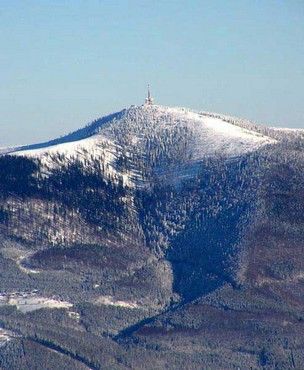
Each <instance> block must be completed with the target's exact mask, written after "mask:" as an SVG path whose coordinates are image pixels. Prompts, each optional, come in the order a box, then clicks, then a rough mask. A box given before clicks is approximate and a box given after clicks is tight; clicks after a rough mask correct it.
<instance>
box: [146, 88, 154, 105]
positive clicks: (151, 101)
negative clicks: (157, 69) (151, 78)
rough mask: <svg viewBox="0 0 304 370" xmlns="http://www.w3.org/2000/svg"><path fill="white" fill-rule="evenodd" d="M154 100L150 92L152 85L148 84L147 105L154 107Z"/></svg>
mask: <svg viewBox="0 0 304 370" xmlns="http://www.w3.org/2000/svg"><path fill="white" fill-rule="evenodd" d="M153 100H154V99H153V98H152V96H151V92H150V85H149V84H148V95H147V97H146V100H145V104H147V105H152V104H153Z"/></svg>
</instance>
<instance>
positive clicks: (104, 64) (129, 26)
mask: <svg viewBox="0 0 304 370" xmlns="http://www.w3.org/2000/svg"><path fill="white" fill-rule="evenodd" d="M303 24H304V4H303V2H301V1H289V2H286V1H272V0H270V1H267V2H262V1H256V2H252V1H247V0H246V1H243V2H237V1H232V2H229V3H228V2H227V1H224V0H221V1H220V0H216V1H214V2H212V3H210V2H209V1H191V2H187V3H184V4H181V3H180V2H174V1H160V2H158V3H157V4H154V5H151V4H150V3H143V2H141V1H128V2H126V1H121V0H119V1H115V2H100V1H90V2H83V1H80V0H77V1H74V2H72V3H68V2H64V3H61V2H57V1H50V2H47V3H37V2H34V1H26V2H25V3H24V2H21V1H14V0H13V1H3V2H2V3H1V6H0V40H1V45H2V50H3V54H2V55H1V58H0V71H1V72H0V73H1V82H2V83H1V87H0V96H1V102H2V104H1V106H0V117H1V125H0V127H1V129H0V146H2V147H3V146H9V145H17V144H26V143H34V142H39V141H46V140H48V139H51V138H55V137H58V136H60V135H64V134H66V133H68V132H71V131H73V130H75V129H77V128H79V127H81V126H84V125H85V124H87V123H89V122H90V121H92V120H94V119H96V118H98V117H101V116H103V115H106V114H109V113H112V112H117V111H119V110H121V109H123V108H125V107H128V106H130V105H132V104H135V105H140V104H142V102H143V101H144V98H145V94H146V86H147V83H150V84H151V88H152V94H153V96H154V97H155V102H156V104H160V105H165V106H184V107H187V108H190V109H194V110H205V111H212V112H218V113H224V114H228V115H232V116H236V117H242V118H247V119H249V120H253V121H255V122H257V123H261V124H268V125H271V126H278V127H291V128H304V107H303V100H304V92H303V85H304V73H303V72H304V45H303V39H304V27H303Z"/></svg>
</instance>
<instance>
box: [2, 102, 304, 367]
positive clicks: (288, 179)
mask: <svg viewBox="0 0 304 370" xmlns="http://www.w3.org/2000/svg"><path fill="white" fill-rule="evenodd" d="M8 151H9V150H8ZM8 151H6V155H2V156H0V251H1V256H0V265H1V271H2V272H1V274H2V275H1V276H2V278H1V279H0V283H1V286H0V293H1V294H2V296H1V295H0V320H1V322H2V324H3V325H4V326H5V327H4V328H3V330H6V331H7V333H11V334H10V336H9V335H8V334H7V336H6V338H11V339H10V340H9V341H8V343H9V345H6V347H4V349H3V350H1V348H0V364H1V365H0V366H2V367H4V368H5V366H4V365H3V364H5V361H9V359H10V354H12V353H13V352H14V351H16V352H17V353H21V352H20V351H21V348H22V346H24V345H25V346H27V348H30V347H31V346H34V347H35V348H39V351H38V353H45V351H46V352H47V353H48V351H50V352H51V353H52V351H54V350H55V351H57V352H58V353H57V355H56V356H57V357H58V356H59V355H60V354H61V355H64V356H66V361H65V362H66V364H70V365H67V366H70V368H73V366H74V365H73V364H75V363H76V364H77V366H78V367H80V368H82V367H83V366H88V367H91V368H94V369H100V368H109V369H110V368H111V369H112V368H122V369H124V368H130V367H131V368H136V369H137V368H142V367H143V365H142V364H145V365H144V368H148V369H156V368H160V369H161V368H165V367H166V368H172V369H175V368H181V367H186V368H189V369H196V368H211V369H221V368H227V369H230V368H231V369H232V368H237V367H240V368H248V366H249V367H250V366H251V367H252V368H274V369H275V368H292V367H293V368H301V366H302V365H303V364H304V359H303V358H302V357H301V356H302V355H301V353H302V349H303V348H304V347H303V345H304V344H303V341H302V339H301V335H300V333H301V330H302V326H303V322H302V321H303V320H302V312H303V308H304V306H303V304H304V303H303V300H302V299H301V296H302V290H303V266H304V260H303V258H302V255H303V253H302V249H303V245H302V244H303V243H302V239H301V235H302V233H303V231H304V230H303V227H304V226H303V225H304V224H303V222H302V218H303V217H302V213H303V210H304V205H303V202H302V199H303V197H302V190H301V184H302V183H303V175H302V174H303V173H304V172H303V167H304V155H303V135H302V132H301V131H299V132H296V133H294V132H291V133H290V132H289V131H286V132H285V131H284V130H276V129H274V128H267V127H263V126H258V125H256V124H253V123H251V122H248V121H245V120H240V119H237V118H233V117H227V116H223V115H220V114H214V113H208V112H191V111H189V110H187V109H184V108H168V107H162V106H156V105H148V104H146V105H144V106H139V107H134V106H132V107H130V108H128V109H124V110H122V111H121V112H118V113H114V114H112V115H110V116H107V117H104V118H101V119H99V120H96V121H95V122H93V123H92V124H90V125H88V126H86V127H85V128H83V129H80V130H78V131H76V132H74V133H72V134H69V135H66V136H64V137H62V138H60V139H56V140H53V141H50V142H47V143H42V144H37V145H29V146H26V147H22V148H18V149H16V148H15V149H13V150H11V151H10V152H9V153H8ZM1 297H2V298H1ZM37 300H38V301H39V302H40V303H39V308H41V307H44V308H42V310H41V309H40V310H37V308H35V307H36V306H37V304H36V303H37ZM1 302H3V303H2V306H1ZM33 302H36V303H33ZM14 307H18V310H14V309H13V308H14ZM20 307H21V309H22V311H20ZM28 307H30V310H29V308H28ZM33 307H34V308H33ZM51 307H52V308H51ZM56 307H57V308H56ZM32 308H33V309H32ZM28 310H29V311H28ZM237 317H240V318H241V319H240V321H239V322H237ZM50 322H51V323H53V328H51V327H49V326H50V325H49V323H50ZM223 325H224V327H225V330H223V329H222V328H223ZM79 333H81V338H83V340H79V341H78V342H77V340H76V339H75V338H78V337H79V335H78V334H79ZM17 334H18V335H19V336H17ZM274 337H275V340H274V339H273V338H274ZM232 338H234V339H233V340H232ZM28 341H30V342H28ZM14 346H15V347H14ZM41 346H42V348H41ZM28 353H29V356H32V355H33V351H31V350H29V352H28ZM1 356H2V357H1ZM26 356H27V354H23V355H20V356H19V355H18V356H15V358H18V359H20V361H27V360H26ZM37 356H39V355H38V354H37ZM41 356H42V355H41ZM57 357H56V359H53V357H52V356H51V355H50V361H55V362H54V363H55V365H52V366H53V367H52V368H58V369H59V368H62V365H61V360H58V358H57ZM59 357H60V356H59ZM101 358H102V359H103V360H104V362H103V363H101V362H100V359H101ZM1 361H2V362H1ZM63 361H64V360H63ZM75 361H76V362H75ZM249 364H250V365H249ZM18 366H19V368H20V367H22V366H24V365H23V363H22V364H21V365H20V363H19V364H17V365H16V368H18ZM10 368H14V367H13V366H11V367H10Z"/></svg>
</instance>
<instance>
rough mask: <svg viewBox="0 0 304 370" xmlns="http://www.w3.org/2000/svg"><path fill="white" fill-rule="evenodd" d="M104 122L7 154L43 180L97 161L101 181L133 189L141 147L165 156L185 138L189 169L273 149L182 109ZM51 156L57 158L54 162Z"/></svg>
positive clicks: (254, 136)
mask: <svg viewBox="0 0 304 370" xmlns="http://www.w3.org/2000/svg"><path fill="white" fill-rule="evenodd" d="M109 117H110V118H108V119H105V118H107V117H105V118H102V119H100V120H99V121H100V124H99V121H95V122H94V123H93V124H92V125H89V126H87V127H86V128H85V129H81V130H78V131H77V132H75V133H72V134H70V135H67V136H65V137H63V138H61V139H58V140H55V141H53V143H54V142H55V145H50V146H46V144H45V143H44V144H41V146H40V147H39V145H38V146H37V145H36V146H35V149H32V148H31V147H32V146H28V147H24V148H21V149H22V150H18V151H15V152H13V153H11V154H14V155H22V156H27V157H31V158H38V159H40V160H41V163H42V164H43V165H44V166H45V173H46V174H47V173H48V171H51V170H52V169H53V168H56V167H58V166H61V165H63V164H66V163H68V162H69V161H71V160H73V159H74V158H77V159H78V160H80V161H83V162H85V163H88V162H89V161H90V159H91V160H92V158H97V159H99V160H100V162H101V163H102V164H103V167H104V173H105V175H106V176H108V177H109V178H116V179H118V178H120V179H121V180H123V183H124V184H125V185H128V186H134V185H136V184H137V183H138V180H139V179H141V178H142V174H141V173H140V169H139V168H138V161H137V162H136V161H135V160H134V155H136V156H137V157H136V158H137V159H138V158H145V156H146V155H147V152H146V151H147V143H149V142H151V141H153V142H154V143H156V144H157V146H158V147H159V148H160V150H164V151H165V150H166V151H168V150H171V149H170V145H171V146H172V150H173V149H174V147H175V146H176V144H178V143H179V141H180V140H185V135H187V137H186V143H185V147H184V152H185V157H187V158H190V159H189V161H190V162H191V163H193V162H197V161H199V160H201V159H202V158H204V157H206V156H213V155H221V156H224V157H226V158H227V157H228V158H229V157H230V158H231V157H236V156H239V155H242V154H244V153H248V152H252V151H255V150H258V149H259V148H260V147H262V146H264V145H266V144H274V143H276V140H275V139H273V138H271V137H269V136H267V135H264V134H261V133H258V132H256V131H254V130H251V129H247V128H243V127H240V126H238V125H236V124H232V123H229V122H228V121H227V120H225V118H224V116H223V117H222V118H219V117H221V116H219V115H215V114H214V115H212V114H209V113H207V112H206V113H204V112H193V111H190V110H188V109H185V108H169V107H163V106H158V105H143V106H131V107H130V108H129V109H125V110H123V111H121V112H118V113H116V114H113V115H111V116H109ZM75 137H77V141H76V140H75ZM73 140H74V141H73ZM51 143H52V142H51ZM168 148H169V149H168ZM122 154H123V155H124V156H125V157H126V158H128V159H129V164H130V166H129V168H128V170H125V172H121V169H119V168H118V167H117V159H118V158H120V157H121V155H122ZM56 155H60V156H62V157H60V159H58V157H57V158H56V159H55V157H54V156H56Z"/></svg>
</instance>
